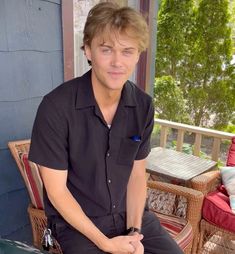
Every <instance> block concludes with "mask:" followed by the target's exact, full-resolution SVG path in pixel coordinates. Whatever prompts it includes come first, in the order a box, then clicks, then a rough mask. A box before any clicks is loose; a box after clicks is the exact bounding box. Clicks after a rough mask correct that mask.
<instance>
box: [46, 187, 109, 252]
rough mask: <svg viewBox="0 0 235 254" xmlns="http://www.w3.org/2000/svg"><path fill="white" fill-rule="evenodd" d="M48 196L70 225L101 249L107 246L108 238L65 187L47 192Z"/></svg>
mask: <svg viewBox="0 0 235 254" xmlns="http://www.w3.org/2000/svg"><path fill="white" fill-rule="evenodd" d="M48 197H49V199H50V201H51V203H52V204H53V206H54V207H55V208H56V209H57V211H58V212H59V213H60V214H61V215H62V217H63V218H64V219H65V220H66V221H67V222H68V223H69V224H70V225H72V226H73V227H74V228H75V229H77V230H78V231H79V232H81V233H82V234H83V235H85V236H86V237H87V238H88V239H90V240H91V241H92V242H94V244H95V245H96V246H97V247H98V248H100V249H102V250H106V249H107V248H108V247H107V245H108V238H107V237H106V236H105V235H104V234H103V233H102V232H101V231H100V230H99V229H98V228H97V227H96V226H95V225H94V224H93V223H92V221H91V220H90V219H89V218H88V217H87V216H86V214H85V213H84V212H83V210H82V208H81V206H80V205H79V204H78V203H77V201H76V200H75V199H74V197H73V196H72V194H71V193H70V191H69V190H68V189H67V188H66V189H65V190H63V191H59V192H56V194H55V193H53V194H51V195H50V194H49V193H48Z"/></svg>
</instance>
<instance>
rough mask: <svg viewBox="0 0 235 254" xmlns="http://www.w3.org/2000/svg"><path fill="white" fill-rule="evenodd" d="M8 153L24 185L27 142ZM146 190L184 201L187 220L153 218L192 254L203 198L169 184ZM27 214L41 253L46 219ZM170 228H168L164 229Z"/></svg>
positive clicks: (33, 210)
mask: <svg viewBox="0 0 235 254" xmlns="http://www.w3.org/2000/svg"><path fill="white" fill-rule="evenodd" d="M8 146H9V149H10V151H11V153H12V156H13V157H14V159H15V161H16V163H17V166H18V168H19V170H20V173H21V175H22V177H23V179H24V181H25V183H26V184H27V179H26V177H25V172H24V168H23V165H22V160H21V157H20V154H22V153H28V151H29V146H30V140H20V141H12V142H9V143H8ZM148 189H151V190H157V191H160V192H165V193H172V194H174V195H176V196H180V197H184V198H185V199H186V200H187V211H186V218H179V217H176V216H174V215H164V214H162V213H161V211H158V210H157V209H153V210H154V211H155V212H156V215H157V216H158V217H159V219H160V222H161V223H162V224H163V226H164V227H165V228H166V230H168V232H169V233H170V234H171V235H172V236H173V238H174V239H175V240H176V242H177V243H178V244H179V246H180V247H181V248H182V249H183V250H184V252H185V253H191V248H192V237H193V233H194V232H193V228H195V225H196V224H197V223H198V219H199V217H200V209H201V206H202V202H203V195H202V193H201V192H199V191H195V190H192V189H189V188H186V187H182V186H177V185H173V184H168V183H162V182H156V181H154V182H153V181H148ZM28 214H29V218H30V221H31V226H32V232H33V241H34V245H35V246H36V247H37V248H39V249H42V246H41V239H42V235H43V231H44V229H45V227H46V223H47V219H46V216H45V213H44V210H42V209H37V208H35V207H34V206H33V205H32V204H30V205H29V207H28ZM169 222H170V223H176V224H177V225H180V227H181V228H180V230H178V232H172V231H171V226H172V225H171V224H169ZM168 226H169V228H167V227H168ZM55 243H56V244H55V248H54V249H52V250H50V252H51V253H62V251H61V249H60V246H59V244H58V243H57V242H56V241H55Z"/></svg>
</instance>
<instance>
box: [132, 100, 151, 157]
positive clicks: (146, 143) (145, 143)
mask: <svg viewBox="0 0 235 254" xmlns="http://www.w3.org/2000/svg"><path fill="white" fill-rule="evenodd" d="M153 126H154V106H153V102H151V104H150V106H149V111H148V114H147V120H146V125H145V129H144V133H143V135H142V138H141V144H140V147H139V150H138V152H137V155H136V157H135V160H143V159H145V158H146V157H147V156H148V154H149V152H150V150H151V147H150V140H151V134H152V131H153Z"/></svg>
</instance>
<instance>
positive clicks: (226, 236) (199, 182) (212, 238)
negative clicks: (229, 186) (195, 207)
mask: <svg viewBox="0 0 235 254" xmlns="http://www.w3.org/2000/svg"><path fill="white" fill-rule="evenodd" d="M220 185H221V176H220V172H219V170H215V171H212V172H207V173H205V174H203V175H200V176H198V177H196V178H194V179H193V181H192V186H193V188H195V189H197V190H199V191H201V192H203V194H204V196H205V197H206V196H207V194H209V193H212V192H214V191H215V190H216V189H217V188H218V187H219V186H220ZM234 223H235V221H234ZM197 253H203V254H221V253H226V254H232V253H235V232H231V231H228V230H226V229H224V228H222V227H221V226H218V225H215V224H212V223H210V222H208V221H207V220H205V219H203V218H202V220H201V222H200V234H199V244H198V250H197Z"/></svg>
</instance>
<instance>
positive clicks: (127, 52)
mask: <svg viewBox="0 0 235 254" xmlns="http://www.w3.org/2000/svg"><path fill="white" fill-rule="evenodd" d="M123 55H125V56H130V55H133V51H130V50H124V51H123Z"/></svg>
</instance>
